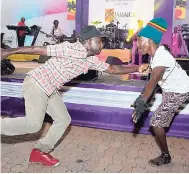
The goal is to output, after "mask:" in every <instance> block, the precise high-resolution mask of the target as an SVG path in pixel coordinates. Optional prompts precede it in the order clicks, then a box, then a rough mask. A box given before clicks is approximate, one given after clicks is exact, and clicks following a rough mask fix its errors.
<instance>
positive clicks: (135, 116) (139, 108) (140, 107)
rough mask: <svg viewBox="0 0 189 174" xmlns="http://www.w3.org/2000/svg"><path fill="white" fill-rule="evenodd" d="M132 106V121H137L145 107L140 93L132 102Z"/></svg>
mask: <svg viewBox="0 0 189 174" xmlns="http://www.w3.org/2000/svg"><path fill="white" fill-rule="evenodd" d="M133 107H134V108H135V110H134V111H133V115H132V118H133V122H134V123H137V122H138V120H139V119H140V118H141V116H142V114H143V113H144V111H145V109H146V108H147V104H146V102H145V101H144V100H143V99H142V95H140V96H139V97H138V98H137V99H136V100H135V102H134V104H133Z"/></svg>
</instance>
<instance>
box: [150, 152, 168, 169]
mask: <svg viewBox="0 0 189 174" xmlns="http://www.w3.org/2000/svg"><path fill="white" fill-rule="evenodd" d="M170 162H171V156H170V154H169V153H162V154H161V155H160V156H158V157H157V158H154V159H151V160H150V161H149V163H150V164H153V165H156V166H161V165H163V164H168V163H170Z"/></svg>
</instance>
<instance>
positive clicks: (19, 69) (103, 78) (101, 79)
mask: <svg viewBox="0 0 189 174" xmlns="http://www.w3.org/2000/svg"><path fill="white" fill-rule="evenodd" d="M11 63H12V64H13V65H14V66H15V68H16V69H15V72H14V73H13V74H12V75H3V76H2V77H3V78H16V79H24V78H25V76H26V73H27V72H29V71H30V70H32V69H34V68H37V67H38V66H40V65H42V64H39V63H37V62H11ZM126 76H129V77H128V78H127V80H121V79H123V76H120V75H110V74H108V73H104V72H102V73H101V72H99V73H98V78H97V79H96V80H94V81H91V83H99V84H112V85H127V86H137V87H139V86H141V87H143V86H144V85H145V84H146V80H141V78H140V77H141V74H140V73H132V76H131V75H126ZM144 79H145V76H144ZM73 82H81V81H78V80H73ZM85 82H86V83H90V81H82V83H85Z"/></svg>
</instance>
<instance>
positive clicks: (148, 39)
mask: <svg viewBox="0 0 189 174" xmlns="http://www.w3.org/2000/svg"><path fill="white" fill-rule="evenodd" d="M166 30H167V22H166V20H165V19H163V18H155V19H153V20H151V21H150V22H149V23H148V24H147V26H146V27H145V28H143V29H142V30H141V31H140V32H139V34H138V49H139V51H140V52H141V53H142V54H143V55H144V54H146V53H148V54H149V55H150V56H151V57H152V58H151V62H150V65H151V69H152V72H151V77H150V80H149V82H148V83H147V85H146V87H145V90H144V92H143V94H141V95H140V96H139V97H138V98H137V99H136V101H135V102H134V104H133V105H134V107H135V110H134V112H133V121H134V122H135V123H136V122H137V121H138V120H139V119H140V117H141V116H142V114H143V112H144V111H145V108H146V107H147V102H149V101H148V100H149V98H150V96H151V95H152V93H153V91H154V89H155V87H156V85H157V84H159V86H160V88H161V89H162V91H163V93H162V96H163V98H162V102H161V104H160V105H159V106H158V108H157V109H156V111H155V112H154V115H153V116H152V118H151V120H150V126H152V128H153V131H154V134H155V137H154V138H155V141H156V144H157V145H158V146H159V148H160V150H161V155H160V156H158V157H157V158H155V159H152V160H150V161H149V162H150V163H151V164H154V165H158V166H159V165H162V164H168V163H170V162H171V156H170V154H169V150H168V147H167V141H166V131H165V128H166V127H169V126H170V123H171V121H172V119H173V117H174V115H175V112H176V111H177V109H178V108H179V106H181V105H182V104H183V103H184V102H185V101H186V100H187V99H189V76H188V75H187V74H186V72H185V71H184V70H183V69H182V68H181V67H180V65H179V64H178V63H177V62H176V61H175V59H174V57H173V56H172V55H171V53H170V52H169V51H168V50H167V49H166V48H165V47H164V46H159V43H160V41H161V38H162V35H163V33H164V32H165V31H166ZM168 49H169V48H168Z"/></svg>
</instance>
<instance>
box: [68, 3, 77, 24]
mask: <svg viewBox="0 0 189 174" xmlns="http://www.w3.org/2000/svg"><path fill="white" fill-rule="evenodd" d="M67 8H68V14H67V19H68V20H75V15H76V0H68V7H67Z"/></svg>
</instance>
